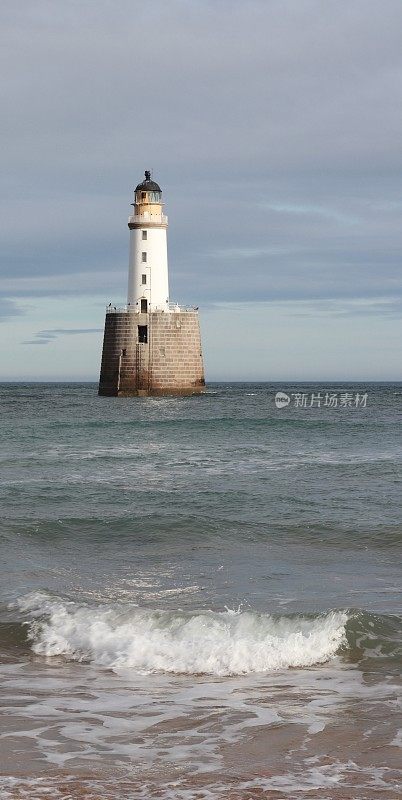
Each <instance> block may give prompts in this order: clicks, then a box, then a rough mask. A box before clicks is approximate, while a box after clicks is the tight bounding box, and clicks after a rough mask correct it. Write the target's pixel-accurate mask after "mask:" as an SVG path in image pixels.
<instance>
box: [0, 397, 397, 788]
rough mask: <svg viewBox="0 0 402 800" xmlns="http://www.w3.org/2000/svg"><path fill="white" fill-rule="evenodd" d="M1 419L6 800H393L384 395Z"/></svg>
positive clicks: (93, 402) (393, 621)
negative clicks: (260, 799) (305, 799)
mask: <svg viewBox="0 0 402 800" xmlns="http://www.w3.org/2000/svg"><path fill="white" fill-rule="evenodd" d="M278 393H281V394H278ZM0 404H1V405H0V407H1V417H0V444H1V446H0V461H1V485H0V502H1V517H0V522H1V589H0V593H1V596H0V603H1V605H0V626H1V647H0V655H1V660H0V673H1V680H0V701H1V707H2V722H1V732H0V797H1V798H2V800H9V799H12V800H14V799H15V798H19V799H20V800H28V799H29V800H43V798H49V799H51V800H79V799H81V798H85V799H86V800H123V799H124V800H130V798H135V800H137V798H138V800H153V799H154V798H158V799H160V800H253V799H254V798H266V799H267V800H293V799H294V800H299V799H301V798H308V799H309V800H310V798H311V799H315V798H320V800H334V799H336V800H346V799H347V800H375V799H377V798H378V799H379V800H397V798H400V797H401V796H402V788H401V784H402V755H401V746H402V702H401V694H402V693H401V665H402V651H401V627H402V626H401V621H402V564H401V553H402V433H401V422H402V384H401V383H395V384H378V383H376V384H364V385H361V384H354V383H350V384H335V383H331V384H316V383H315V384H269V383H258V384H257V383H254V384H252V383H231V384H230V383H210V384H209V385H208V386H207V388H206V391H205V393H204V394H202V395H199V396H191V397H160V398H146V397H144V398H105V397H98V396H97V387H96V385H95V384H92V383H81V384H80V383H57V384H56V383H54V384H50V383H47V384H39V383H30V384H28V383H26V384H23V383H18V384H5V383H3V384H1V385H0Z"/></svg>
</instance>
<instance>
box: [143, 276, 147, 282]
mask: <svg viewBox="0 0 402 800" xmlns="http://www.w3.org/2000/svg"><path fill="white" fill-rule="evenodd" d="M142 282H143V283H146V282H147V276H146V275H143V276H142Z"/></svg>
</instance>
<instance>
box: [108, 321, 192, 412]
mask: <svg viewBox="0 0 402 800" xmlns="http://www.w3.org/2000/svg"><path fill="white" fill-rule="evenodd" d="M139 326H147V334H148V336H147V338H148V341H147V343H143V342H139V340H138V327H139ZM204 386H205V380H204V366H203V358H202V350H201V335H200V326H199V319H198V313H197V311H180V312H171V313H164V312H161V311H157V312H152V313H150V314H136V313H133V312H129V313H127V312H117V313H116V312H113V313H107V314H106V321H105V334H104V340H103V354H102V365H101V375H100V381H99V394H102V395H110V396H116V395H123V396H124V395H138V394H141V395H142V394H143V395H147V394H151V395H157V394H192V393H199V392H202V391H203V388H204Z"/></svg>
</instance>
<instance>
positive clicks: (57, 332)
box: [21, 328, 102, 344]
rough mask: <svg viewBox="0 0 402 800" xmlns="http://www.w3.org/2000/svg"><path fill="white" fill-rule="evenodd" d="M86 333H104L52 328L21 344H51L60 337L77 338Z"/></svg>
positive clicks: (97, 329) (100, 331)
mask: <svg viewBox="0 0 402 800" xmlns="http://www.w3.org/2000/svg"><path fill="white" fill-rule="evenodd" d="M83 333H84V334H85V333H102V328H50V329H49V330H44V331H38V332H37V333H36V334H35V336H36V338H35V339H30V340H27V341H24V342H21V344H49V342H51V341H53V340H54V339H57V337H58V336H76V335H77V334H83Z"/></svg>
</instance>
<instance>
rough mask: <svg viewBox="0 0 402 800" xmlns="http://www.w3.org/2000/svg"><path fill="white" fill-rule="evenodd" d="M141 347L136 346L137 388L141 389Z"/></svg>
mask: <svg viewBox="0 0 402 800" xmlns="http://www.w3.org/2000/svg"><path fill="white" fill-rule="evenodd" d="M140 360H141V347H140V345H139V343H138V342H137V344H136V345H135V388H136V389H137V391H138V389H141V386H140V382H141V364H140Z"/></svg>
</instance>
